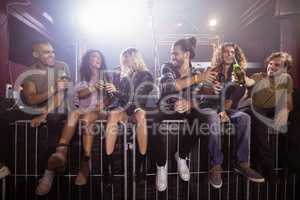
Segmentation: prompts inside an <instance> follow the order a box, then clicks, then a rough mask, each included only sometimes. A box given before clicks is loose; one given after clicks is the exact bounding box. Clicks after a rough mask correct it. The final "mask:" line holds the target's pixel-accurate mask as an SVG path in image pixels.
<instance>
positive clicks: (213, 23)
mask: <svg viewBox="0 0 300 200" xmlns="http://www.w3.org/2000/svg"><path fill="white" fill-rule="evenodd" d="M217 23H218V22H217V20H216V19H211V20H209V26H210V27H215V26H217Z"/></svg>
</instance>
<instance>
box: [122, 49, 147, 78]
mask: <svg viewBox="0 0 300 200" xmlns="http://www.w3.org/2000/svg"><path fill="white" fill-rule="evenodd" d="M124 59H127V62H128V63H127V64H124V63H123V61H124ZM120 64H121V74H122V75H123V76H124V75H127V74H130V73H132V72H137V71H148V68H147V66H146V64H145V62H144V59H143V56H142V54H141V53H140V52H139V51H138V50H137V49H136V48H128V49H125V50H124V51H123V52H122V53H121V55H120Z"/></svg>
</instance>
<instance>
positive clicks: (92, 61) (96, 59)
mask: <svg viewBox="0 0 300 200" xmlns="http://www.w3.org/2000/svg"><path fill="white" fill-rule="evenodd" d="M89 65H90V68H91V69H100V68H101V66H102V59H101V55H100V54H99V53H98V52H96V51H95V52H92V53H91V54H90V57H89Z"/></svg>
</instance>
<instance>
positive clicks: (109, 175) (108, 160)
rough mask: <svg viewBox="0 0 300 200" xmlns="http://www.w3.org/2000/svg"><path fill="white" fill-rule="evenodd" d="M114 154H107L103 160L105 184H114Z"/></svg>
mask: <svg viewBox="0 0 300 200" xmlns="http://www.w3.org/2000/svg"><path fill="white" fill-rule="evenodd" d="M113 166H114V165H113V158H112V155H105V156H104V161H103V182H104V183H105V184H108V185H111V184H113V177H114V170H113Z"/></svg>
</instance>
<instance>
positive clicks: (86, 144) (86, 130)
mask: <svg viewBox="0 0 300 200" xmlns="http://www.w3.org/2000/svg"><path fill="white" fill-rule="evenodd" d="M99 118H100V112H97V111H93V112H89V113H86V114H84V115H83V118H82V121H83V123H84V127H83V136H82V137H83V151H84V155H83V159H82V161H81V167H80V170H79V173H78V175H77V177H76V179H75V184H76V185H80V186H81V185H85V184H86V183H87V179H88V175H89V172H90V158H91V150H92V146H93V139H94V135H95V134H96V133H95V132H94V130H95V129H94V128H95V127H94V125H95V121H96V120H97V119H99Z"/></svg>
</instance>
